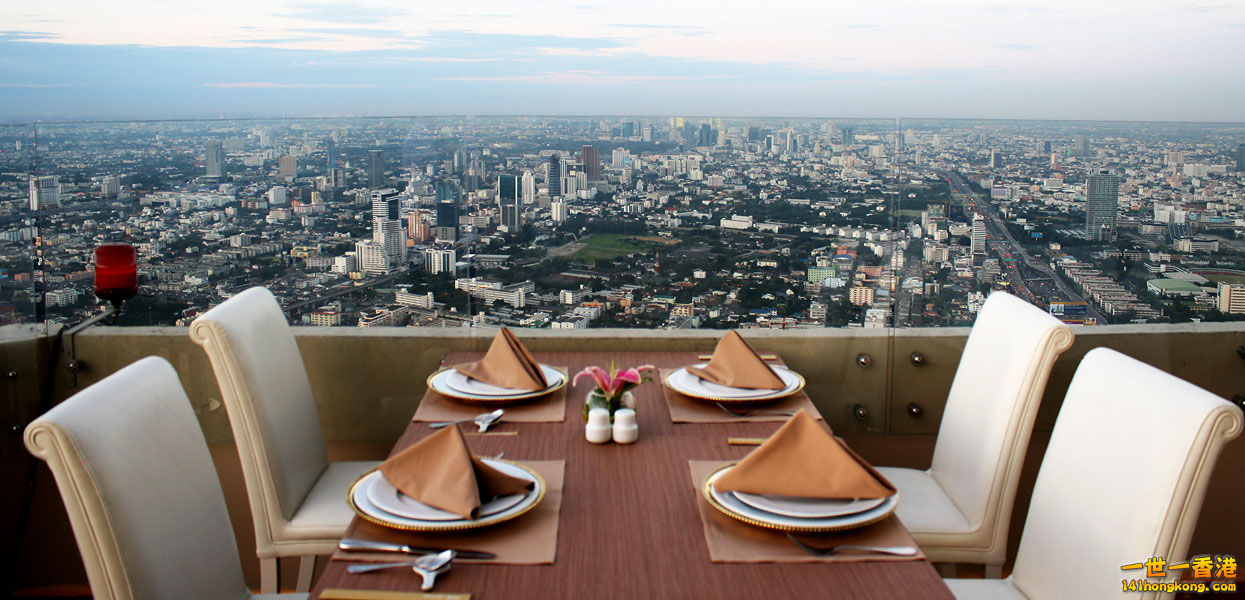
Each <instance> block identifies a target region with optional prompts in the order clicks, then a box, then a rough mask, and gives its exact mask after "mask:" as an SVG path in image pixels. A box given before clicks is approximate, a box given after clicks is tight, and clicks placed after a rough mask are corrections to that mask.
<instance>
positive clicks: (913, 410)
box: [908, 402, 925, 418]
mask: <svg viewBox="0 0 1245 600" xmlns="http://www.w3.org/2000/svg"><path fill="white" fill-rule="evenodd" d="M924 413H925V411H924V410H921V407H920V406H918V405H917V403H916V402H909V403H908V416H910V417H912V418H919V417H920V416H921V415H922V414H924Z"/></svg>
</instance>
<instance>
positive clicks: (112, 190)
mask: <svg viewBox="0 0 1245 600" xmlns="http://www.w3.org/2000/svg"><path fill="white" fill-rule="evenodd" d="M120 194H121V183H120V181H118V180H117V176H116V175H105V176H104V177H103V178H102V179H100V180H99V195H100V196H103V197H105V198H116V197H117V196H118V195H120Z"/></svg>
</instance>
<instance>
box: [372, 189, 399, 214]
mask: <svg viewBox="0 0 1245 600" xmlns="http://www.w3.org/2000/svg"><path fill="white" fill-rule="evenodd" d="M397 218H398V190H395V189H393V188H385V189H383V190H372V220H376V219H394V220H396V219H397Z"/></svg>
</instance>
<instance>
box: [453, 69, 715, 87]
mask: <svg viewBox="0 0 1245 600" xmlns="http://www.w3.org/2000/svg"><path fill="white" fill-rule="evenodd" d="M711 77H712V76H711ZM690 79H692V78H691V77H688V76H686V75H621V74H613V73H603V72H601V71H544V72H541V73H535V74H531V75H458V76H453V77H441V78H439V79H438V80H439V81H494V82H507V83H534V84H543V85H600V84H637V83H668V82H671V81H687V80H690Z"/></svg>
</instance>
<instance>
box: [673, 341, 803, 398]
mask: <svg viewBox="0 0 1245 600" xmlns="http://www.w3.org/2000/svg"><path fill="white" fill-rule="evenodd" d="M687 372H688V373H691V374H693V375H697V376H699V377H700V378H701V379H704V380H706V381H712V382H713V383H716V384H719V385H725V386H730V387H737V388H750V389H760V390H781V389H782V388H784V387H786V384H784V383H783V382H782V378H781V377H779V376H778V374H777V373H774V370H773V369H771V368H770V366H769V365H767V364H765V361H763V360H761V356H760V355H759V354H757V351H756V350H753V349H752V346H750V345H748V342H746V341H744V338H743V337H741V336H740V335H739V333H738V332H736V331H735V330H733V329H732V330H731V331H729V332H727V334H726V335H725V336H723V337H722V339H721V340H719V341H718V346H717V347H716V348H714V349H713V357H712V358H710V359H709V364H707V365H705V366H704V368H701V369H698V368H696V367H687Z"/></svg>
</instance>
